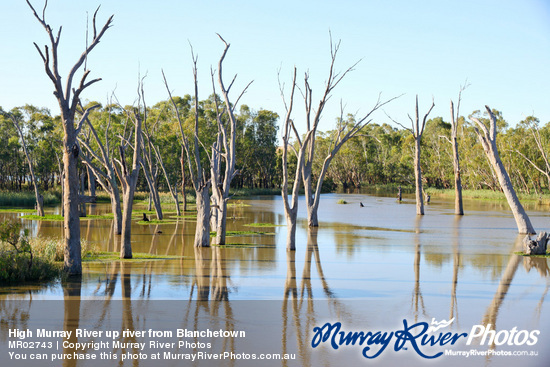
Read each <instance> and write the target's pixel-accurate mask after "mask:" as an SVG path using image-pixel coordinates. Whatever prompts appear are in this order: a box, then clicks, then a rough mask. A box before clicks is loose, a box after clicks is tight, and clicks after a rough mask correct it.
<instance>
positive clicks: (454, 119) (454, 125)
mask: <svg viewBox="0 0 550 367" xmlns="http://www.w3.org/2000/svg"><path fill="white" fill-rule="evenodd" d="M465 88H466V85H464V86H462V87H460V91H459V92H458V101H457V103H456V115H455V108H454V104H453V101H452V100H451V139H450V140H449V143H451V146H452V149H453V171H454V174H455V214H456V215H464V206H463V205H462V180H461V179H460V157H459V155H458V138H457V132H458V119H459V116H460V115H459V111H460V100H461V96H462V91H463V90H464V89H465Z"/></svg>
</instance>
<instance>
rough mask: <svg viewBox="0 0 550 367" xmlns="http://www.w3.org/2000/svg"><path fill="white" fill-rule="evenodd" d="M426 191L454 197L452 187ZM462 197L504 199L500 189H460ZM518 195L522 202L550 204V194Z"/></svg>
mask: <svg viewBox="0 0 550 367" xmlns="http://www.w3.org/2000/svg"><path fill="white" fill-rule="evenodd" d="M426 192H427V193H428V194H430V195H432V196H442V197H451V198H454V196H455V190H454V189H434V188H428V189H426ZM462 197H463V198H465V199H466V198H468V199H481V200H506V197H505V196H504V194H503V193H502V192H500V191H492V190H462ZM518 197H519V199H520V200H521V201H522V202H536V203H541V204H550V194H542V195H537V194H522V193H518Z"/></svg>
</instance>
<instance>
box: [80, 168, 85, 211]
mask: <svg viewBox="0 0 550 367" xmlns="http://www.w3.org/2000/svg"><path fill="white" fill-rule="evenodd" d="M84 173H85V172H84V171H82V173H81V174H80V195H84V182H85V181H86V177H85V176H84ZM80 217H81V218H83V217H86V202H85V201H81V202H80Z"/></svg>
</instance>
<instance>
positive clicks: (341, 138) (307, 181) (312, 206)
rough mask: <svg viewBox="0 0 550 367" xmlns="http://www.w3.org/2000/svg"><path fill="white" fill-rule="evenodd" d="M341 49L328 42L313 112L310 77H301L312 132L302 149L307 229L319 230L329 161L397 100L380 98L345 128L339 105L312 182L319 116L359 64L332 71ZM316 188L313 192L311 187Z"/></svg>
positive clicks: (308, 122)
mask: <svg viewBox="0 0 550 367" xmlns="http://www.w3.org/2000/svg"><path fill="white" fill-rule="evenodd" d="M339 49H340V42H338V43H336V44H333V42H332V37H331V39H330V54H331V60H330V67H329V71H328V78H327V81H326V85H325V89H324V92H323V95H322V96H321V99H320V100H319V103H318V105H317V106H316V108H314V105H313V103H312V98H313V90H312V87H311V85H310V82H309V74H308V73H306V74H305V77H304V89H303V91H302V93H303V97H304V103H305V120H306V121H305V122H306V128H307V132H311V140H310V141H309V143H308V144H307V145H306V147H305V151H306V153H305V156H304V162H305V163H304V168H303V171H302V176H303V177H302V178H303V181H304V190H305V197H306V204H307V214H308V225H309V226H310V227H318V226H319V220H318V215H317V213H318V209H319V202H320V198H321V188H322V186H323V181H324V178H325V175H326V173H327V171H328V168H329V166H330V163H331V162H332V159H333V158H334V157H335V156H336V154H338V152H339V151H340V148H342V146H343V145H344V144H345V143H346V142H347V141H349V140H350V139H352V138H353V137H355V136H356V135H357V134H358V133H359V132H361V130H362V129H363V128H364V127H365V126H367V125H368V124H369V123H370V122H371V121H372V120H371V116H372V114H373V113H374V112H375V111H376V110H378V109H379V108H381V107H382V106H384V105H385V104H387V103H389V102H391V101H392V100H394V99H395V98H397V97H394V98H391V99H389V100H386V101H381V100H380V96H379V97H378V100H377V101H376V103H375V104H374V106H373V107H372V108H371V110H370V111H369V112H368V113H366V114H365V115H364V116H362V117H360V118H359V119H354V121H353V123H351V124H348V123H346V122H345V121H344V119H343V114H344V113H343V112H344V109H343V107H342V104H341V105H340V107H341V108H340V110H341V115H340V119H339V120H338V125H337V127H336V130H335V131H334V133H333V135H332V137H331V144H330V148H329V150H328V152H327V153H326V156H325V159H324V161H323V165H322V166H321V171H320V172H319V173H318V174H317V175H316V176H317V182H313V172H312V171H313V160H314V157H315V155H316V153H315V148H316V147H315V137H316V134H317V128H318V126H319V122H320V121H321V116H322V113H323V110H324V108H325V106H326V104H327V102H328V101H329V99H330V97H331V93H332V91H333V90H334V88H336V86H337V85H338V84H339V83H340V82H341V81H342V80H343V79H344V78H345V77H346V75H347V74H348V73H349V72H351V71H353V69H354V67H355V66H356V65H357V64H358V62H357V63H355V64H353V65H352V66H350V67H349V68H348V69H346V70H345V71H344V72H336V71H335V70H334V67H335V62H336V57H337V55H338V51H339ZM314 185H315V191H314V187H313V186H314Z"/></svg>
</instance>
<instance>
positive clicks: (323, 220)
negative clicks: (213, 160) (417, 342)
mask: <svg viewBox="0 0 550 367" xmlns="http://www.w3.org/2000/svg"><path fill="white" fill-rule="evenodd" d="M340 199H344V200H346V201H347V202H348V204H345V205H344V204H338V203H337V202H338V201H339V200H340ZM359 203H362V204H363V207H361V206H360V204H359ZM240 204H241V205H237V206H232V207H230V208H229V218H228V230H229V231H243V230H244V231H250V230H252V231H257V232H264V234H256V235H245V236H240V237H228V242H229V243H234V244H239V245H241V246H238V247H226V248H218V247H212V248H205V249H195V248H193V246H192V244H193V235H194V228H195V222H194V221H193V219H192V218H184V219H182V218H179V219H178V218H175V217H174V218H173V219H174V221H173V223H169V224H162V225H152V224H151V225H139V224H137V222H134V224H133V226H132V247H133V251H134V252H142V253H151V254H155V255H177V256H181V257H180V258H177V259H161V260H152V261H136V262H131V263H129V262H119V261H114V262H98V263H84V265H83V272H84V274H83V275H82V277H81V278H77V279H72V280H71V281H68V282H65V283H63V284H61V283H54V284H48V285H17V286H9V287H2V288H0V312H1V315H2V323H1V324H0V328H1V330H0V332H1V334H0V344H1V345H2V348H3V350H0V352H1V353H3V355H4V357H1V358H0V359H2V358H3V360H6V359H5V358H8V357H6V354H5V353H4V352H6V351H10V349H9V348H8V349H6V348H7V346H6V344H7V342H8V341H9V340H12V339H11V338H10V337H9V335H8V331H9V329H14V328H18V329H27V328H29V329H31V330H32V329H35V328H40V325H44V326H43V327H45V328H51V329H54V330H76V329H78V328H80V329H82V328H86V329H87V330H103V331H106V330H149V329H152V330H157V329H158V330H175V329H188V330H204V329H207V328H209V329H215V328H222V329H224V330H246V331H247V336H246V338H233V337H230V338H222V339H219V338H218V339H216V338H210V339H201V338H198V339H197V338H195V339H185V338H183V337H182V338H179V339H178V338H176V337H174V340H176V341H178V340H179V341H193V342H195V343H201V342H204V343H206V342H209V343H211V345H210V348H206V347H205V346H201V345H199V344H197V345H194V348H192V347H191V345H182V346H174V347H173V348H168V349H162V348H161V349H154V348H153V350H152V351H149V352H150V353H153V352H160V353H161V356H163V353H164V352H168V353H174V354H178V353H179V354H181V353H197V352H205V351H206V350H211V351H217V352H220V353H222V352H228V353H234V354H235V355H236V354H238V353H245V354H246V353H249V354H252V353H257V352H258V351H265V352H266V353H289V354H294V356H295V359H292V360H285V361H280V360H277V361H275V360H270V361H261V362H259V361H255V360H247V359H245V357H246V356H245V355H243V356H241V358H240V359H238V358H237V359H223V360H221V361H215V362H213V361H209V360H201V361H197V360H196V361H191V362H192V363H193V365H199V366H202V365H227V366H233V365H236V366H240V365H282V366H287V365H288V366H294V365H299V366H302V365H308V366H309V365H311V366H318V365H327V366H332V365H356V364H364V363H369V364H375V365H394V364H396V365H397V364H401V363H403V362H405V363H407V364H408V365H425V364H426V363H429V364H432V365H445V366H454V365H456V366H462V365H468V366H471V365H476V366H477V365H479V366H514V365H519V364H521V365H524V366H548V365H550V353H549V352H548V351H547V350H548V348H547V347H546V345H547V342H548V340H550V322H549V321H550V316H549V312H548V311H549V310H548V307H549V306H548V300H547V294H548V289H549V286H550V277H549V276H550V269H549V259H547V258H528V257H521V256H518V255H515V254H514V252H516V251H521V240H522V236H518V235H517V234H516V226H515V222H514V219H513V217H512V215H511V213H510V212H509V210H508V207H507V205H506V203H502V202H498V203H495V202H490V201H474V200H466V201H465V212H466V215H465V216H463V217H457V216H455V215H454V214H453V211H454V210H453V202H452V200H447V199H441V198H432V202H431V204H429V205H428V206H427V207H426V215H424V216H422V217H420V216H416V215H415V206H414V202H413V199H412V198H411V197H407V198H405V200H404V202H402V203H397V202H396V200H395V198H393V197H383V196H371V195H360V194H347V195H346V194H327V195H323V198H322V201H321V205H320V212H319V219H320V227H319V228H316V229H312V230H309V231H308V229H307V222H306V221H305V210H304V204H305V203H304V201H303V200H301V201H300V203H299V205H300V209H301V210H300V213H299V215H300V218H299V225H298V230H297V241H296V248H297V250H296V252H290V253H289V252H287V251H286V248H285V240H286V227H285V219H284V214H283V207H282V200H281V198H280V197H254V198H250V199H247V200H241V201H240ZM527 210H528V213H529V215H530V218H531V220H532V222H533V224H534V226H535V228H537V229H538V230H544V229H546V230H550V213H549V208H548V207H547V206H540V205H531V206H529V205H528V206H527ZM108 211H109V206H108V205H102V204H96V205H94V206H92V207H90V208H89V213H92V214H101V213H105V212H108ZM187 214H190V213H187ZM166 216H167V217H170V216H175V213H166ZM152 217H154V215H152ZM3 218H14V219H16V220H20V221H22V223H23V225H24V227H25V228H28V229H29V230H30V233H31V234H32V235H33V236H36V235H40V236H51V237H59V236H61V235H62V223H60V222H38V221H30V220H26V219H22V218H21V214H17V213H0V219H3ZM253 223H271V224H275V226H273V227H254V226H249V225H250V224H253ZM81 233H82V238H83V239H85V240H86V241H88V242H90V243H93V244H95V245H97V246H98V247H99V248H100V249H101V250H104V251H117V250H118V249H119V247H118V246H119V240H120V239H119V237H118V236H115V235H114V234H113V232H112V223H111V221H110V220H108V219H107V220H103V219H102V220H90V221H82V222H81ZM432 319H433V320H435V321H441V320H450V319H454V320H453V322H452V324H451V325H450V326H449V327H447V328H446V329H445V331H449V332H452V333H461V332H464V333H468V334H471V333H472V328H473V327H475V326H476V325H480V326H479V328H481V326H484V327H486V326H487V325H489V324H490V325H492V328H493V329H494V330H496V331H497V332H499V331H501V330H506V331H507V332H511V331H512V330H513V329H514V328H516V329H515V330H517V331H516V332H515V334H516V335H518V333H520V332H521V331H523V330H526V332H527V333H530V332H532V331H533V330H538V331H539V332H540V334H536V335H538V341H537V342H536V343H535V344H534V345H527V344H528V343H526V342H525V343H521V341H522V340H521V338H522V337H523V336H524V335H526V334H520V337H521V338H519V339H517V340H516V341H517V343H516V344H518V343H519V344H521V345H516V344H514V342H513V341H510V342H509V343H508V342H505V343H502V345H495V344H493V345H488V344H489V343H488V342H487V341H486V342H482V341H481V340H479V339H480V338H478V339H476V340H474V341H473V342H472V343H471V344H469V345H466V343H465V340H466V338H463V340H461V341H460V342H457V343H456V345H453V346H450V345H448V344H447V345H445V346H441V345H436V346H435V347H432V346H426V345H423V346H421V347H420V349H419V350H420V352H425V354H426V355H428V354H431V355H433V354H435V353H436V352H441V351H442V352H444V351H445V350H446V349H452V350H454V351H464V352H466V351H470V350H472V349H473V350H476V351H477V352H476V353H477V354H476V355H475V356H474V355H470V356H469V357H468V358H466V357H463V356H462V357H461V356H456V355H454V356H451V355H443V356H441V357H438V358H435V359H434V360H433V361H428V360H427V359H425V358H423V357H421V356H420V355H419V354H420V353H418V352H416V351H415V350H414V348H413V347H412V343H409V345H408V346H405V348H403V349H401V350H397V351H396V350H395V349H396V344H395V339H394V340H392V342H391V343H389V344H388V346H387V348H386V349H385V350H383V351H382V352H381V353H380V355H379V356H378V357H376V358H374V359H371V360H366V358H365V357H364V356H363V355H362V353H363V351H364V350H363V348H364V345H363V346H353V345H350V346H342V347H340V348H339V349H338V350H334V348H332V347H330V345H328V344H327V343H322V344H321V345H320V346H319V347H317V348H312V345H311V343H312V338H313V337H314V331H313V330H314V327H316V326H318V327H321V326H323V325H324V324H325V323H326V322H329V323H335V322H341V324H342V330H345V331H354V330H355V331H359V330H361V331H365V332H366V331H372V333H375V332H376V331H381V332H383V331H387V332H390V331H396V330H403V328H404V325H403V322H404V320H405V321H406V322H407V323H408V324H409V325H410V324H413V323H416V322H426V323H428V324H430V323H431V322H432ZM71 328H72V329H71ZM505 334H506V335H508V334H507V333H502V334H501V336H502V337H503V338H504V336H505ZM65 339H67V338H65ZM100 339H101V338H95V339H94V338H93V337H87V336H81V337H80V338H77V340H78V341H80V342H93V341H94V340H96V341H100ZM153 339H154V338H151V337H143V338H140V337H137V338H135V337H134V338H133V339H132V338H126V339H124V340H125V341H126V342H132V340H133V341H134V342H137V341H142V342H146V343H149V342H150V341H151V340H153ZM511 339H512V340H513V337H512V338H511ZM67 340H69V339H67ZM155 340H156V339H155ZM166 340H168V339H166ZM90 345H91V344H90ZM176 345H177V343H176ZM365 345H366V344H365ZM118 346H119V347H118V348H117V347H114V346H113V345H110V346H109V348H108V349H109V350H108V352H109V353H110V355H117V356H118V358H120V357H122V355H124V354H125V353H129V352H131V353H133V352H135V353H139V350H138V349H136V350H133V351H132V349H131V348H130V347H127V348H124V347H122V346H120V345H118ZM147 347H149V345H148V346H147ZM202 347H204V348H202ZM371 347H372V348H371V352H373V351H375V350H379V349H380V346H378V345H377V344H374V345H372V346H371ZM71 351H72V349H70V348H65V349H63V350H62V349H59V353H62V352H64V353H65V354H66V353H70V352H71ZM100 352H101V351H95V352H94V350H93V348H91V347H90V348H88V349H87V351H86V353H88V354H93V353H96V354H97V357H98V358H99V357H100V354H99V353H100ZM509 353H512V354H514V355H513V356H510V355H507V354H509ZM522 353H523V354H528V353H532V354H537V355H536V356H525V355H523V356H516V355H515V354H522ZM370 354H371V355H372V353H370ZM483 354H485V355H483ZM367 355H369V352H367ZM48 357H49V355H48ZM7 361H8V362H9V363H13V365H25V364H21V363H23V362H22V361H15V360H13V359H7ZM264 362H265V363H264ZM9 363H8V365H10V364H9ZM49 363H50V364H51V365H59V363H55V362H51V361H50V362H49ZM62 363H63V364H64V365H78V366H80V365H89V364H90V365H91V364H97V363H98V361H96V362H92V361H75V360H64V361H63V362H62ZM99 363H100V364H101V363H103V364H104V365H114V364H119V363H120V364H122V365H126V364H128V365H130V364H131V365H136V364H137V365H143V366H146V365H158V364H155V363H154V361H152V360H151V357H150V355H149V358H147V359H143V358H141V359H139V360H137V359H134V360H126V361H124V362H122V361H120V360H117V361H116V362H115V361H113V360H110V359H101V360H100V361H99ZM180 364H181V361H176V360H166V359H164V360H163V361H162V363H161V364H160V365H180Z"/></svg>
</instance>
